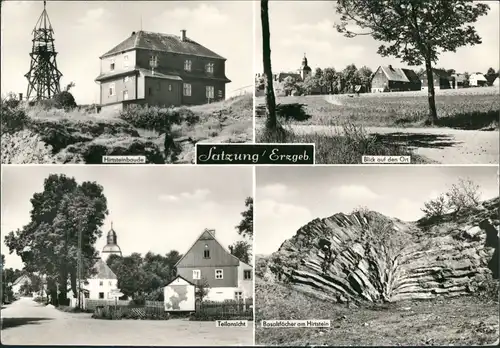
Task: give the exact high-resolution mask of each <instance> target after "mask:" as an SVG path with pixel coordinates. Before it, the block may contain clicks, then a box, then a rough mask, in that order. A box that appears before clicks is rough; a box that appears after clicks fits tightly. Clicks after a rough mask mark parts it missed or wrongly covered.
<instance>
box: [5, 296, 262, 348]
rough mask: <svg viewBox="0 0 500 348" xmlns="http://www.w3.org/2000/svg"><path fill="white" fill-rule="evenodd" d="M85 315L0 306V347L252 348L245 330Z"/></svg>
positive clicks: (23, 304)
mask: <svg viewBox="0 0 500 348" xmlns="http://www.w3.org/2000/svg"><path fill="white" fill-rule="evenodd" d="M90 316H91V315H90V314H87V313H64V312H61V311H59V310H57V309H55V308H47V307H45V306H43V305H40V304H38V303H36V302H34V301H33V300H32V299H30V298H22V299H20V300H18V301H16V302H14V303H13V304H11V305H8V306H6V307H2V332H1V336H2V344H16V345H34V344H36V345H142V346H149V345H151V346H215V345H253V323H251V322H249V326H248V327H247V328H218V327H216V326H215V322H196V321H187V320H183V319H174V320H97V319H92V318H91V317H90Z"/></svg>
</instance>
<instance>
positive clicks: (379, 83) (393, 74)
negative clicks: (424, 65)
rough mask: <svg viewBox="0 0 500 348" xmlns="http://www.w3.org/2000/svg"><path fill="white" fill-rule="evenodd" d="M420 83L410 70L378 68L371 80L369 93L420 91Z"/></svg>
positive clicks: (389, 66) (389, 67)
mask: <svg viewBox="0 0 500 348" xmlns="http://www.w3.org/2000/svg"><path fill="white" fill-rule="evenodd" d="M420 88H421V81H420V79H419V78H418V76H417V74H416V73H415V71H413V70H411V69H401V68H394V67H393V66H392V65H388V66H379V67H378V68H377V70H376V71H375V73H374V74H373V77H372V80H371V92H372V93H377V92H396V91H420Z"/></svg>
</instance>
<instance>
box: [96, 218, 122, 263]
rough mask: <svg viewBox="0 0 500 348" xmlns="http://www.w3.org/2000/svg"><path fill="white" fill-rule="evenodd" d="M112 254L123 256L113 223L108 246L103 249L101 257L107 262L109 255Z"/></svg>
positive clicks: (108, 237)
mask: <svg viewBox="0 0 500 348" xmlns="http://www.w3.org/2000/svg"><path fill="white" fill-rule="evenodd" d="M112 254H114V255H119V256H122V251H121V249H120V247H119V246H118V241H117V237H116V232H115V230H114V229H113V223H111V229H110V230H109V232H108V236H107V237H106V245H105V246H104V248H102V252H101V257H102V259H103V260H104V261H106V260H107V259H108V257H109V255H112Z"/></svg>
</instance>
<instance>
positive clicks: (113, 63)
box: [109, 59, 115, 71]
mask: <svg viewBox="0 0 500 348" xmlns="http://www.w3.org/2000/svg"><path fill="white" fill-rule="evenodd" d="M109 70H111V71H113V70H115V60H114V59H112V60H111V61H110V62H109Z"/></svg>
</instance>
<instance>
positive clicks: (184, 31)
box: [181, 29, 186, 41]
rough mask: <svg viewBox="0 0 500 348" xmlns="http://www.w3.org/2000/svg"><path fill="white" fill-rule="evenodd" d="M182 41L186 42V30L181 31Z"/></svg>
mask: <svg viewBox="0 0 500 348" xmlns="http://www.w3.org/2000/svg"><path fill="white" fill-rule="evenodd" d="M181 41H186V29H183V30H181Z"/></svg>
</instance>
